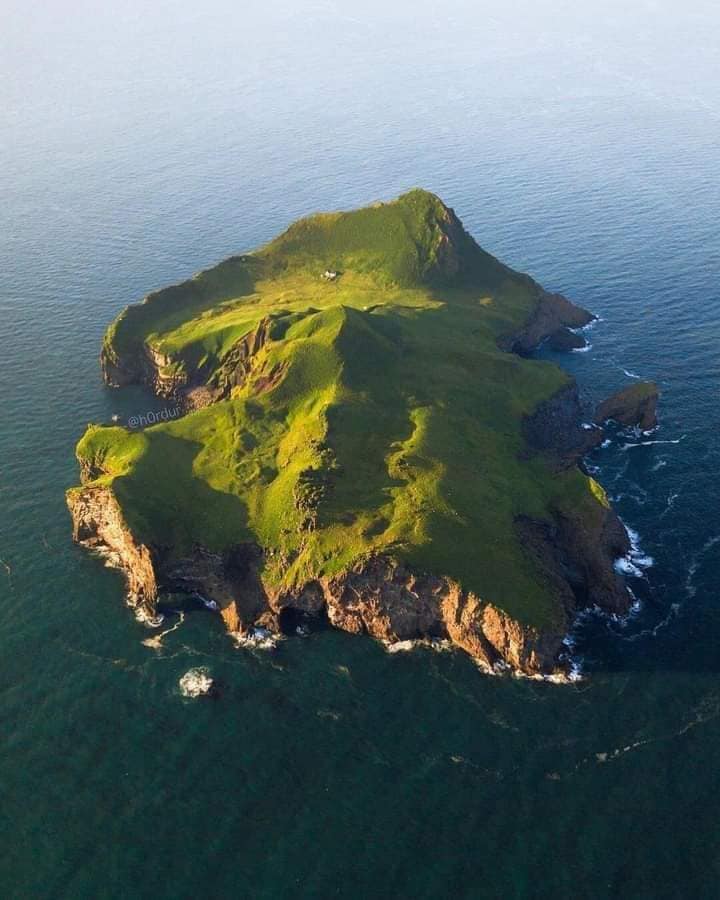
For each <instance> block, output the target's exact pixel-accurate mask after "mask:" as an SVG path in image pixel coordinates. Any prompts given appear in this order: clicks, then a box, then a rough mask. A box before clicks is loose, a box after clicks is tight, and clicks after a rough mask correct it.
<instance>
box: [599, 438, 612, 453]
mask: <svg viewBox="0 0 720 900" xmlns="http://www.w3.org/2000/svg"><path fill="white" fill-rule="evenodd" d="M610 444H612V441H611V440H610V438H605V440H604V441H603V442H602V444H600V449H601V450H606V449H607V448H608V447H609V446H610Z"/></svg>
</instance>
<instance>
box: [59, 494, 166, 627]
mask: <svg viewBox="0 0 720 900" xmlns="http://www.w3.org/2000/svg"><path fill="white" fill-rule="evenodd" d="M67 503H68V508H69V509H70V515H71V517H72V522H73V540H74V541H76V542H77V543H78V544H81V545H82V546H84V547H87V548H88V549H90V550H93V551H95V552H96V553H99V554H100V555H102V556H104V557H106V558H107V560H108V561H109V562H110V563H111V564H112V565H113V566H115V567H116V568H119V569H121V570H122V572H123V574H124V576H125V580H126V582H127V601H128V604H129V605H130V606H132V607H139V608H141V609H142V610H144V612H145V613H146V614H147V615H149V616H151V615H154V613H155V605H156V600H157V594H158V590H157V579H156V572H155V570H156V562H157V560H156V558H154V556H155V554H153V553H152V551H151V550H150V548H149V547H147V546H146V545H145V544H141V543H139V542H138V541H136V539H135V538H134V537H133V534H132V532H131V531H130V529H129V528H128V526H127V523H126V522H125V517H124V516H123V514H122V510H121V509H120V504H119V503H118V501H117V499H116V497H115V495H114V494H113V492H112V490H111V489H110V488H106V487H97V486H88V487H85V488H82V489H80V490H74V491H70V492H68V494H67Z"/></svg>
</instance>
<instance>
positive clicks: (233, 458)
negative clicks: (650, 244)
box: [77, 191, 604, 627]
mask: <svg viewBox="0 0 720 900" xmlns="http://www.w3.org/2000/svg"><path fill="white" fill-rule="evenodd" d="M326 270H329V271H331V272H335V273H338V274H337V277H335V278H324V277H323V273H324V272H325V271H326ZM541 293H542V292H541V289H540V288H539V287H538V285H537V284H535V282H533V281H532V279H530V278H528V276H525V275H521V274H519V273H515V272H513V271H512V270H510V269H508V268H507V267H506V266H504V265H502V264H501V263H499V262H498V261H497V260H496V259H494V258H493V257H492V256H490V255H488V254H487V253H485V252H484V251H483V250H481V248H480V247H479V246H478V245H477V244H476V243H475V242H474V241H473V240H472V238H470V237H469V236H468V235H467V233H466V232H465V231H464V230H463V229H462V226H461V225H460V223H459V221H458V220H457V219H456V218H455V216H454V214H453V213H452V212H451V211H450V210H448V209H447V208H446V207H445V206H444V205H443V204H442V203H441V202H440V200H438V199H437V198H436V197H435V196H434V195H432V194H429V193H427V192H424V191H412V192H410V193H409V194H406V195H404V196H403V197H401V198H400V199H398V200H397V201H395V202H392V203H387V204H379V205H376V206H373V207H369V208H367V209H361V210H358V211H356V212H349V213H334V214H327V215H316V216H312V217H310V218H307V219H303V220H302V221H300V222H297V223H296V224H294V225H293V226H291V227H290V228H289V229H288V230H287V231H286V232H285V233H284V234H283V235H281V236H280V237H279V238H277V239H276V240H275V241H273V242H272V243H271V244H269V245H268V246H266V247H264V248H262V249H261V250H259V251H257V252H255V253H252V254H248V255H244V256H238V257H234V258H232V259H230V260H227V261H226V262H223V263H221V264H220V265H219V266H216V267H215V268H213V269H210V270H208V271H206V272H203V273H200V274H199V275H197V276H195V277H194V278H193V279H191V280H190V281H188V282H185V283H183V284H181V285H177V286H174V287H171V288H168V289H166V290H163V291H159V292H156V293H155V294H152V295H150V296H149V297H148V298H146V299H145V301H144V302H143V303H142V304H139V305H136V306H131V307H129V308H128V309H126V310H125V311H124V312H123V313H122V314H121V315H120V316H119V318H118V319H117V320H116V321H115V322H114V323H113V325H112V326H111V327H110V328H109V330H108V332H107V335H106V337H105V341H104V346H103V365H104V369H105V372H106V377H107V378H108V380H109V381H110V382H111V383H116V384H123V383H127V382H129V381H133V380H141V381H142V380H145V381H152V379H153V378H154V377H156V375H157V374H158V373H159V374H160V376H162V377H165V378H167V379H168V380H167V381H166V382H164V383H165V384H166V385H170V387H169V388H168V390H169V391H171V390H175V391H183V390H185V389H187V388H191V387H193V386H200V385H202V386H204V387H206V388H207V389H208V391H210V392H211V396H212V398H213V400H214V402H212V403H210V405H207V406H205V407H204V408H201V409H196V410H195V411H193V412H190V413H189V414H188V415H186V416H185V417H184V418H182V419H179V420H176V421H173V422H168V423H164V424H161V425H157V426H155V427H152V428H148V429H146V430H144V431H143V432H131V431H129V430H127V429H125V428H122V427H101V426H92V427H91V428H89V429H88V431H87V433H86V434H85V435H84V437H83V438H82V439H81V441H80V443H79V444H78V449H77V453H78V458H79V460H80V462H81V465H82V467H83V471H84V472H85V473H86V483H87V484H90V485H92V484H95V483H97V484H100V485H105V486H111V487H112V490H113V493H114V495H115V497H116V498H117V500H118V502H119V504H120V506H121V508H122V510H123V513H124V515H125V518H126V520H127V522H128V524H129V526H130V528H131V529H132V531H133V533H134V535H135V536H136V538H137V539H138V541H141V542H142V543H145V544H148V545H150V546H154V547H161V548H164V551H165V552H167V553H168V554H170V555H171V556H172V555H176V556H179V555H182V554H184V553H187V552H188V551H189V550H190V548H191V547H192V546H193V545H196V544H200V545H202V546H203V547H206V548H208V549H211V550H218V551H221V550H223V549H226V548H228V547H230V546H231V545H235V544H237V543H241V542H254V543H256V544H258V545H259V546H260V547H262V548H263V550H264V555H263V562H262V566H263V570H262V578H263V580H264V581H265V582H266V583H267V584H271V585H275V586H280V587H282V588H283V589H287V590H292V589H293V588H300V587H301V586H302V585H304V584H306V583H307V582H308V581H310V580H311V579H313V578H318V577H322V576H327V575H331V574H337V573H340V572H342V571H345V570H347V569H348V568H350V567H351V566H353V565H354V564H356V563H357V562H359V561H361V560H364V559H367V558H368V557H370V556H373V555H378V554H387V555H391V556H392V557H393V558H395V559H398V560H400V561H404V562H406V563H408V564H409V565H411V566H412V567H415V568H417V569H419V570H422V571H425V572H428V573H431V574H437V575H443V576H448V577H450V578H452V579H454V580H456V581H457V582H458V583H459V584H460V585H462V587H463V588H464V589H465V590H468V591H473V592H474V593H475V594H476V595H477V596H478V597H481V598H482V599H483V600H484V601H488V602H492V603H493V604H495V605H496V606H497V607H499V608H501V609H503V610H504V611H506V612H507V613H508V614H509V615H510V616H512V617H513V618H515V619H517V620H518V621H520V622H523V623H527V624H531V625H535V626H539V627H549V626H551V625H552V623H553V622H556V621H559V620H560V619H561V618H562V610H560V609H559V608H558V600H557V598H556V595H555V593H554V591H553V589H552V587H551V585H550V582H549V581H547V580H546V578H545V577H544V576H543V575H542V574H541V571H540V569H539V568H538V567H537V562H536V561H535V559H534V558H533V556H532V555H530V554H528V553H527V552H526V551H525V549H524V547H523V546H522V543H521V541H520V538H519V536H518V530H517V528H516V522H517V520H518V517H530V518H532V519H533V520H548V521H550V520H551V518H552V514H553V511H556V510H558V509H561V510H562V509H563V508H566V509H570V508H572V509H574V510H575V511H577V510H578V509H586V510H587V515H589V516H592V515H598V514H599V510H600V509H601V508H603V507H604V498H603V497H602V496H601V494H599V493H598V491H597V489H596V486H594V485H593V483H592V482H591V480H590V479H588V478H587V477H586V476H584V475H583V474H582V473H581V472H580V471H579V470H578V469H576V468H569V469H564V470H563V471H557V470H556V469H555V470H554V469H552V468H551V467H550V466H549V465H548V463H547V462H546V461H544V460H543V458H542V457H541V456H539V455H534V454H532V453H528V452H527V449H528V448H526V447H525V445H524V439H523V429H522V422H523V417H524V416H526V415H527V414H529V413H531V412H533V410H535V409H536V408H537V407H538V405H539V404H541V403H542V402H543V401H546V400H548V398H550V397H551V396H552V395H554V394H556V393H557V392H558V391H559V390H560V389H561V388H563V387H564V386H566V385H567V384H568V382H569V379H568V377H567V376H566V375H565V374H564V373H563V372H562V371H561V370H560V369H559V368H557V367H556V366H554V365H551V364H549V363H545V362H540V361H535V360H529V359H524V358H521V357H519V356H516V355H514V354H511V353H508V352H504V351H503V350H501V349H499V346H500V345H504V342H503V339H504V338H506V337H507V336H508V335H511V334H513V333H515V332H518V331H519V330H521V329H522V328H523V326H524V325H525V324H526V323H527V321H528V320H529V319H530V318H531V317H532V316H533V314H534V313H535V310H536V308H537V306H538V303H539V297H540V295H541ZM153 367H154V368H153ZM155 384H156V386H157V381H155Z"/></svg>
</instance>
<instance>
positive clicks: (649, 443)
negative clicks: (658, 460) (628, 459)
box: [620, 432, 685, 450]
mask: <svg viewBox="0 0 720 900" xmlns="http://www.w3.org/2000/svg"><path fill="white" fill-rule="evenodd" d="M644 433H645V432H643V434H644ZM684 439H685V435H683V436H682V437H679V438H675V439H674V440H667V441H638V443H635V444H632V443H627V444H623V445H622V446H621V447H620V449H621V450H629V449H630V448H631V447H651V446H652V445H653V444H679V443H680V441H682V440H684Z"/></svg>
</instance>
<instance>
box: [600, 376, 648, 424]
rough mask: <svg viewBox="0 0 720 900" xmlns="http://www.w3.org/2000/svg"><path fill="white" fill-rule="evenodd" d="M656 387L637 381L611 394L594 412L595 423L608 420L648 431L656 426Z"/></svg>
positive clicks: (646, 382)
mask: <svg viewBox="0 0 720 900" xmlns="http://www.w3.org/2000/svg"><path fill="white" fill-rule="evenodd" d="M659 396H660V391H659V389H658V386H657V385H656V384H655V383H654V382H652V381H639V382H637V383H636V384H631V385H629V386H628V387H626V388H623V389H622V390H621V391H618V392H617V393H615V394H613V395H612V397H608V399H607V400H605V401H603V402H602V403H601V404H600V405H599V406H598V408H597V409H596V410H595V421H596V422H607V421H608V420H609V419H612V420H613V421H615V422H617V423H618V424H620V425H627V426H630V427H634V426H637V427H638V428H641V429H642V430H643V431H650V429H652V428H655V426H656V425H657V402H658V398H659Z"/></svg>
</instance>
